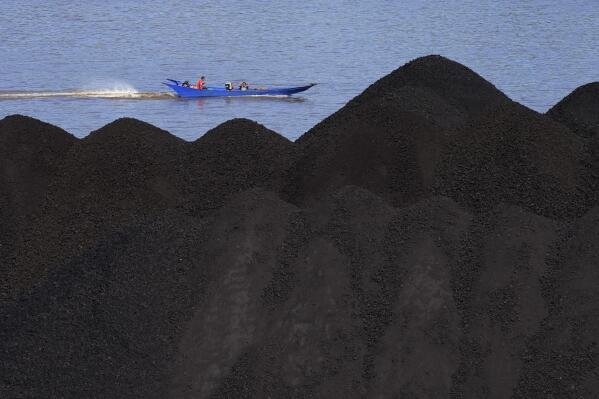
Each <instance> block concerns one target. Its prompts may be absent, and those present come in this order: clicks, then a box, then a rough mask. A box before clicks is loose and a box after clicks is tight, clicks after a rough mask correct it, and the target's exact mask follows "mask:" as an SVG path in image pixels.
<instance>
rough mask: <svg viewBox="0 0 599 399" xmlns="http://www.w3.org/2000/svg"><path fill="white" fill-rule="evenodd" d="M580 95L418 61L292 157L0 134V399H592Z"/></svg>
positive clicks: (594, 280)
mask: <svg viewBox="0 0 599 399" xmlns="http://www.w3.org/2000/svg"><path fill="white" fill-rule="evenodd" d="M595 91H596V87H595V86H594V85H587V86H583V87H582V88H579V89H577V90H576V91H574V92H573V93H572V94H571V95H570V96H568V97H567V98H566V99H564V100H562V101H561V102H560V103H559V104H558V105H556V106H555V107H554V108H553V109H552V110H551V111H549V112H548V113H547V114H546V115H543V114H539V113H536V112H534V111H532V110H530V109H528V108H526V107H523V106H522V105H520V104H517V103H515V102H513V101H511V100H510V99H509V98H507V97H506V96H505V95H504V94H503V93H501V92H500V91H499V90H497V89H496V88H495V87H494V86H493V85H492V84H490V83H489V82H487V81H486V80H484V79H483V78H482V77H480V76H479V75H477V74H476V73H474V72H473V71H471V70H469V69H468V68H466V67H464V66H462V65H459V64H457V63H455V62H453V61H450V60H447V59H445V58H443V57H440V56H428V57H424V58H419V59H417V60H414V61H412V62H410V63H408V64H406V65H404V66H402V67H401V68H399V69H397V70H396V71H394V72H392V73H391V74H390V75H388V76H386V77H384V78H382V79H381V80H379V81H378V82H376V83H374V84H373V85H372V86H371V87H369V88H368V89H367V90H366V91H365V92H364V93H362V94H361V95H359V96H358V97H356V98H355V99H353V100H351V101H350V102H349V103H348V104H347V105H346V106H345V107H343V108H342V109H341V110H339V111H338V112H337V113H335V114H333V115H331V116H330V117H329V118H327V119H325V120H324V121H323V122H321V123H320V124H318V125H317V126H315V127H314V128H313V129H311V130H310V131H309V132H307V133H306V134H305V135H304V136H302V137H301V138H300V139H299V140H298V141H297V142H295V143H293V142H290V141H288V140H286V139H285V138H283V137H281V136H280V135H278V134H277V133H275V132H272V131H270V130H268V129H267V128H265V127H264V126H261V125H259V124H257V123H255V122H252V121H248V120H243V119H236V120H232V121H229V122H226V123H224V124H222V125H220V126H218V127H217V128H215V129H213V130H211V131H209V132H208V133H206V135H204V136H203V137H201V138H200V139H198V140H197V141H195V142H192V143H188V142H185V141H182V140H179V139H178V138H176V137H174V136H172V135H170V134H169V133H168V132H165V131H163V130H160V129H158V128H156V127H154V126H152V125H149V124H147V123H144V122H141V121H137V120H134V119H119V120H117V121H114V122H113V123H110V124H108V125H106V126H104V127H103V128H101V129H99V130H97V131H95V132H92V133H91V134H90V135H89V136H88V137H86V138H85V139H82V140H79V139H75V138H74V137H72V136H71V135H69V134H68V133H66V132H64V131H62V130H61V129H59V128H56V127H53V126H51V125H48V124H45V123H43V122H40V121H37V120H35V119H32V118H28V117H22V116H11V117H7V118H5V119H3V120H2V121H0V273H1V276H0V281H2V283H1V284H2V285H1V286H0V287H1V292H0V294H1V295H0V357H1V359H2V362H0V374H1V375H2V378H1V379H0V396H2V397H15V398H19V397H23V398H25V397H48V396H52V397H63V398H82V397H96V398H111V399H112V398H144V399H145V398H156V399H158V398H173V399H174V398H252V397H256V398H260V397H272V398H300V397H302V398H305V397H345V398H363V397H377V398H378V397H380V398H386V397H389V398H391V397H400V396H401V397H410V398H431V397H433V398H447V397H461V398H479V397H488V398H506V397H514V398H530V397H560V398H579V397H593V396H594V395H596V392H598V391H599V386H598V385H597V384H598V383H597V378H596V376H597V374H598V373H599V369H598V364H599V363H598V362H599V357H598V356H599V347H598V346H597V342H596V337H597V336H599V319H598V318H597V316H596V315H597V314H599V297H598V292H597V289H596V287H597V286H598V285H599V273H598V271H597V270H598V269H597V268H596V267H595V265H596V264H597V262H598V260H599V259H598V257H599V245H598V243H599V230H598V227H597V226H599V201H598V198H597V193H598V192H599V166H598V165H599V156H598V154H599V144H598V143H599V139H598V137H599V135H596V134H595V133H594V127H593V126H595V125H596V120H595V119H593V118H594V116H595V115H597V114H599V109H598V105H597V103H596V100H595V97H596V96H593V95H592V94H593V93H595Z"/></svg>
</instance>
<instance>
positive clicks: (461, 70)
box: [356, 55, 509, 116]
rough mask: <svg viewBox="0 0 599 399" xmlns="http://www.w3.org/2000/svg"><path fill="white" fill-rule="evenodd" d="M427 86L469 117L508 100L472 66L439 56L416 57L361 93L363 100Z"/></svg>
mask: <svg viewBox="0 0 599 399" xmlns="http://www.w3.org/2000/svg"><path fill="white" fill-rule="evenodd" d="M406 86H413V87H420V88H422V89H428V90H429V91H431V92H433V93H435V94H436V95H437V96H439V97H440V98H442V99H444V100H445V101H447V102H448V103H450V104H451V105H453V106H454V107H456V108H458V109H459V110H461V111H463V112H465V113H466V114H467V115H469V116H475V115H479V114H481V113H483V112H484V111H486V110H488V109H489V108H493V107H494V106H497V105H499V104H502V103H504V102H506V101H509V98H508V97H507V96H506V95H505V94H503V93H502V92H501V91H499V90H498V89H497V88H496V87H495V86H493V85H492V84H491V83H489V82H488V81H487V80H485V79H484V78H482V77H481V76H480V75H478V74H477V73H475V72H474V71H472V70H471V69H469V68H467V67H465V66H464V65H461V64H459V63H457V62H455V61H452V60H450V59H447V58H445V57H442V56H439V55H430V56H426V57H421V58H417V59H415V60H413V61H410V62H409V63H407V64H405V65H404V66H402V67H400V68H398V69H396V70H395V71H393V72H391V73H390V74H389V75H387V76H385V77H384V78H382V79H380V80H378V81H377V82H376V83H374V84H373V85H372V86H370V87H369V88H368V89H367V90H366V91H365V92H364V93H363V96H364V99H360V98H359V97H358V98H357V99H356V100H357V101H358V102H359V101H364V100H365V99H367V98H370V97H373V96H380V95H381V94H383V93H393V92H395V91H397V90H399V89H401V88H402V87H406Z"/></svg>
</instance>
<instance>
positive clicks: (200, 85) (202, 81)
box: [196, 76, 206, 90]
mask: <svg viewBox="0 0 599 399" xmlns="http://www.w3.org/2000/svg"><path fill="white" fill-rule="evenodd" d="M205 84H206V77H205V76H202V77H201V78H200V79H198V85H197V86H196V89H200V90H206V88H205V87H204V85H205Z"/></svg>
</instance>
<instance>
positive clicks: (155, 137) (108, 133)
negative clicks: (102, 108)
mask: <svg viewBox="0 0 599 399" xmlns="http://www.w3.org/2000/svg"><path fill="white" fill-rule="evenodd" d="M83 141H86V142H88V143H94V144H107V145H114V146H123V145H156V146H160V145H172V144H173V143H176V142H179V143H183V142H184V141H183V140H182V139H180V138H178V137H176V136H174V135H172V134H170V133H169V132H167V131H165V130H162V129H160V128H158V127H156V126H154V125H151V124H149V123H147V122H144V121H140V120H138V119H135V118H119V119H117V120H115V121H113V122H110V123H109V124H107V125H105V126H103V127H101V128H100V129H98V130H95V131H93V132H91V133H90V134H89V136H87V137H86V138H84V139H83Z"/></svg>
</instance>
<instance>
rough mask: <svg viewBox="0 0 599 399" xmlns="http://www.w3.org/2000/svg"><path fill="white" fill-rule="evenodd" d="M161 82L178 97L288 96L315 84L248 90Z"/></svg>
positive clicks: (174, 81) (172, 81)
mask: <svg viewBox="0 0 599 399" xmlns="http://www.w3.org/2000/svg"><path fill="white" fill-rule="evenodd" d="M169 80H170V79H169ZM163 84H164V85H166V86H168V87H169V88H171V89H172V90H173V91H174V92H175V93H176V94H177V95H178V96H179V97H246V96H290V95H292V94H296V93H300V92H302V91H306V90H308V89H309V88H311V87H312V86H314V85H315V83H311V84H309V85H307V86H297V87H268V88H260V89H252V88H250V89H248V90H239V89H234V90H227V89H225V88H221V87H214V86H208V87H207V88H205V89H202V90H200V89H195V88H192V87H186V86H181V85H180V84H179V82H178V81H176V80H171V81H170V82H164V83H163Z"/></svg>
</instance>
